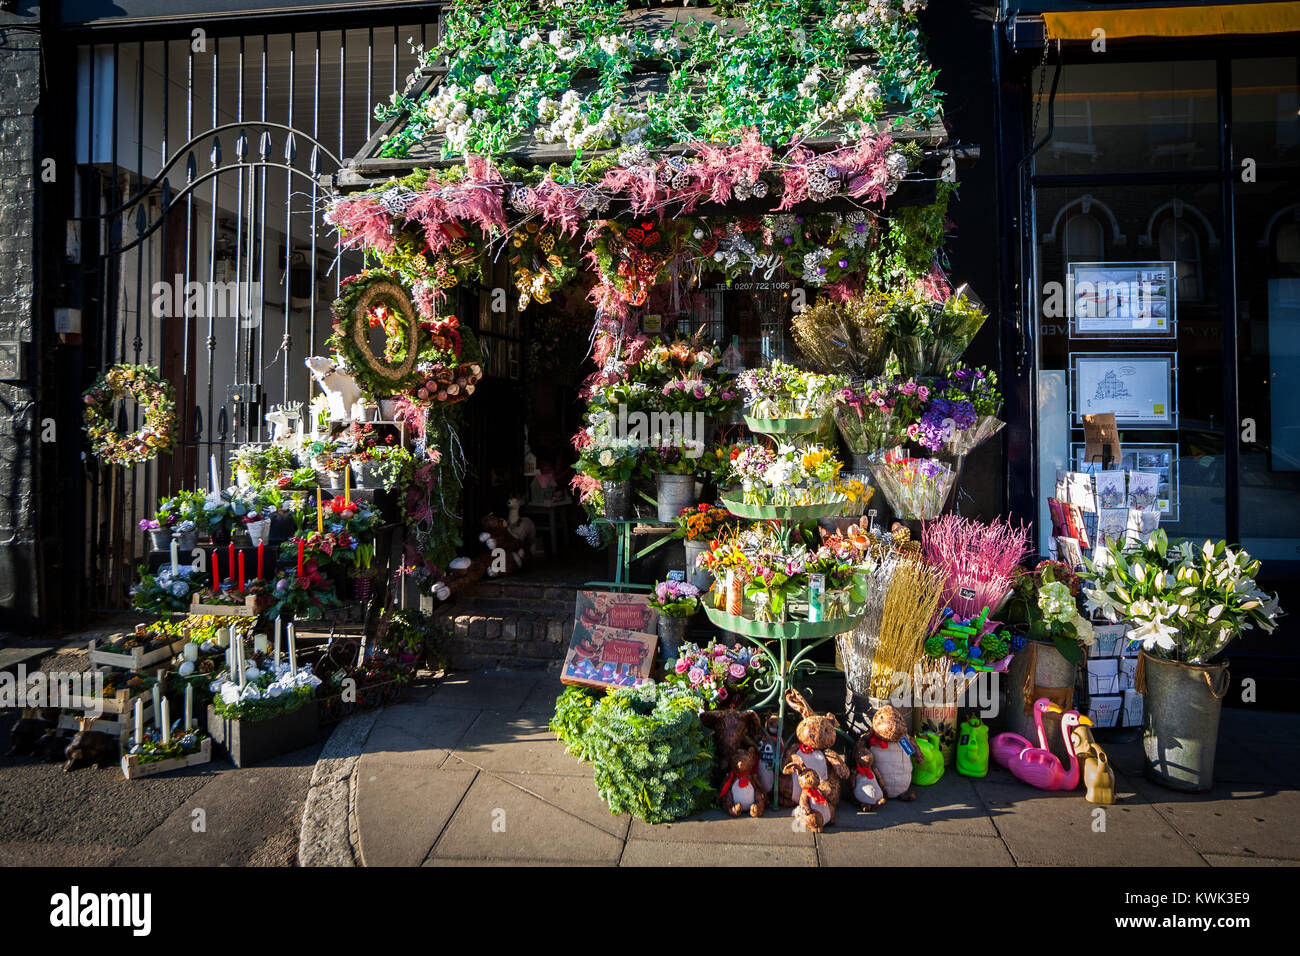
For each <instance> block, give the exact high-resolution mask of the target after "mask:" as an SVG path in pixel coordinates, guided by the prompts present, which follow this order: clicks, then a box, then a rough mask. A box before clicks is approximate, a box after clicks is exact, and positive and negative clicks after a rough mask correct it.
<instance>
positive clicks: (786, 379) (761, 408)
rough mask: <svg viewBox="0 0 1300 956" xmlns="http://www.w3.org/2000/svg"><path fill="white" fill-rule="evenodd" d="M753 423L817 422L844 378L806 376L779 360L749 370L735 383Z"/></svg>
mask: <svg viewBox="0 0 1300 956" xmlns="http://www.w3.org/2000/svg"><path fill="white" fill-rule="evenodd" d="M736 381H737V384H738V385H739V386H740V388H741V391H743V392H744V393H745V397H746V400H747V404H748V406H749V410H748V415H749V417H750V418H753V419H769V418H772V419H791V418H797V419H818V418H821V416H822V415H823V414H825V412H826V410H827V409H828V408H829V407H830V405H831V402H832V400H833V398H834V395H835V391H836V389H837V388H839V387H840V386H842V385H843V384H844V380H843V378H841V377H840V376H835V375H821V374H819V373H817V372H805V371H803V370H801V369H798V368H796V367H795V366H793V365H790V364H788V363H786V362H782V361H780V360H779V359H774V360H773V361H772V364H771V365H769V366H767V367H760V368H752V369H746V370H745V371H744V372H741V373H740V375H739V377H738V378H737V379H736Z"/></svg>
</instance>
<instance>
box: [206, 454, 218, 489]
mask: <svg viewBox="0 0 1300 956" xmlns="http://www.w3.org/2000/svg"><path fill="white" fill-rule="evenodd" d="M208 479H209V481H210V482H211V484H212V487H211V488H210V489H209V490H210V491H218V490H220V487H221V483H220V480H219V479H218V478H217V456H216V455H209V456H208Z"/></svg>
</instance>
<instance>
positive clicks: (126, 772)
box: [122, 737, 212, 780]
mask: <svg viewBox="0 0 1300 956" xmlns="http://www.w3.org/2000/svg"><path fill="white" fill-rule="evenodd" d="M123 749H124V750H125V748H123ZM211 759H212V738H211V737H204V738H203V740H202V741H200V742H199V752H198V753H193V754H190V755H188V756H186V757H175V758H172V759H171V760H155V761H152V762H151V763H140V758H139V757H137V756H136V755H135V754H125V755H124V756H123V757H122V776H124V777H126V779H127V780H139V779H140V778H141V777H152V776H153V775H154V774H159V773H170V772H171V771H173V770H184V769H185V768H186V767H197V766H199V765H200V764H205V763H207V762H208V761H210V760H211Z"/></svg>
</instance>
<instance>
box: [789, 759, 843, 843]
mask: <svg viewBox="0 0 1300 956" xmlns="http://www.w3.org/2000/svg"><path fill="white" fill-rule="evenodd" d="M792 815H793V816H794V818H795V819H796V820H798V821H799V823H800V824H801V825H802V826H803V828H804V829H806V830H812V831H813V832H814V833H820V832H821V830H822V829H823V828H824V827H828V826H830V825H831V824H832V823H834V822H835V800H834V794H833V793H832V786H831V781H830V780H824V779H822V778H821V777H819V776H817V771H815V770H811V769H808V768H804V769H803V770H801V771H800V772H799V805H798V806H796V807H795V808H794V813H793V814H792Z"/></svg>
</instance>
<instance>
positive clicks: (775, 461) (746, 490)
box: [723, 444, 848, 517]
mask: <svg viewBox="0 0 1300 956" xmlns="http://www.w3.org/2000/svg"><path fill="white" fill-rule="evenodd" d="M841 467H843V466H842V465H841V464H840V462H839V461H838V460H837V459H836V458H835V456H834V454H833V453H832V452H831V451H830V450H829V449H827V448H826V447H824V446H822V445H819V444H812V445H804V446H802V447H795V446H793V445H786V444H779V445H778V446H777V447H776V449H775V450H773V449H771V448H768V447H767V446H765V445H744V446H741V450H740V451H739V452H738V453H737V455H736V457H735V458H733V459H732V462H731V477H732V478H734V479H735V480H736V481H738V482H739V483H740V489H741V499H740V502H741V504H744V505H757V506H767V505H774V506H777V507H803V506H807V505H825V504H833V505H837V506H839V507H842V506H843V505H844V504H845V503H846V502H847V500H848V499H847V498H846V497H845V496H844V495H842V494H840V493H839V492H837V491H836V489H835V481H836V479H837V478H838V477H839V473H840V468H841ZM723 502H724V503H727V498H726V497H724V498H723ZM836 510H838V508H837V509H836ZM754 517H757V516H754Z"/></svg>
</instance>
